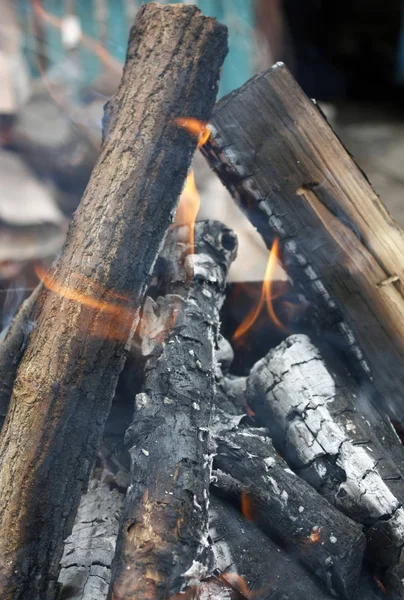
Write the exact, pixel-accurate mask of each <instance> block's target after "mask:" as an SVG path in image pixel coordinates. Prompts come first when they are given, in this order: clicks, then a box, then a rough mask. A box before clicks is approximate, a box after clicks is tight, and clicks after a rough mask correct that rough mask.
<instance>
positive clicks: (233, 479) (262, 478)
mask: <svg viewBox="0 0 404 600" xmlns="http://www.w3.org/2000/svg"><path fill="white" fill-rule="evenodd" d="M215 441H216V444H217V449H216V453H215V457H214V462H213V468H214V477H215V475H216V477H217V481H216V483H215V484H214V485H215V488H217V489H219V490H221V491H222V492H223V493H224V494H226V495H227V496H228V497H230V498H231V499H232V500H233V501H234V500H238V501H239V502H240V505H241V508H242V512H243V514H244V516H245V517H247V518H248V519H249V520H251V521H253V522H254V523H256V524H257V525H258V526H259V527H260V528H261V529H262V530H263V531H264V532H265V533H267V534H268V535H269V536H271V537H272V538H273V539H276V540H277V541H278V542H279V543H281V544H282V546H283V547H284V548H285V547H286V548H287V549H288V550H289V551H290V553H291V555H292V556H295V557H296V558H298V559H299V560H300V561H301V562H303V563H304V565H305V566H306V567H307V568H308V569H310V571H312V572H313V574H315V575H317V576H318V577H319V578H320V579H321V580H322V581H323V583H324V584H325V585H326V586H327V587H328V589H329V590H330V592H331V593H332V594H338V595H339V596H341V597H342V598H346V599H348V600H350V599H351V598H353V597H354V596H355V593H356V588H357V585H358V581H359V576H360V572H361V567H362V558H363V552H364V549H365V536H364V535H363V533H362V527H361V526H360V525H358V524H357V523H354V522H353V521H351V520H350V519H348V518H347V517H346V516H345V515H343V514H342V513H341V512H340V511H339V510H337V509H336V508H334V507H333V506H332V505H331V504H330V503H329V502H327V500H325V498H323V497H322V496H320V495H319V494H318V493H317V492H316V491H315V490H314V489H313V488H312V487H311V486H310V485H308V484H307V483H306V482H305V481H303V480H302V479H300V477H298V476H297V475H295V474H294V473H293V472H292V471H291V470H290V469H289V468H288V465H287V463H285V462H284V461H283V460H282V459H281V458H280V457H279V456H278V454H277V453H276V451H275V449H274V447H273V446H272V443H271V440H270V439H269V438H268V437H267V435H266V434H265V430H264V431H261V430H259V429H249V428H248V429H247V428H242V429H239V430H238V431H227V432H226V431H222V432H220V434H219V435H218V436H216V437H215Z"/></svg>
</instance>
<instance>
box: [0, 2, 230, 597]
mask: <svg viewBox="0 0 404 600" xmlns="http://www.w3.org/2000/svg"><path fill="white" fill-rule="evenodd" d="M226 50H227V32H226V28H225V27H223V26H221V25H219V24H217V23H216V21H215V20H214V19H211V18H205V17H204V16H202V14H201V12H200V11H199V10H198V9H197V8H195V7H193V6H184V5H167V6H160V5H158V4H156V3H152V4H150V5H147V6H144V7H143V8H141V9H140V11H139V13H138V16H137V19H136V22H135V25H134V27H133V28H132V30H131V35H130V40H129V48H128V53H127V60H126V65H125V68H124V73H123V77H122V82H121V85H120V87H119V89H118V91H117V93H116V94H115V96H114V97H113V99H112V100H111V101H110V102H109V103H108V105H107V107H106V112H105V120H104V141H103V146H102V151H101V155H100V157H99V160H98V162H97V165H96V167H95V169H94V171H93V174H92V177H91V179H90V182H89V184H88V186H87V189H86V192H85V194H84V197H83V199H82V201H81V204H80V207H79V208H78V210H77V212H76V214H75V218H74V222H73V224H72V225H71V227H70V230H69V233H68V236H67V241H66V243H65V246H64V250H63V253H62V256H61V258H60V260H59V262H58V264H57V266H56V268H55V270H54V272H53V273H52V275H51V276H50V277H48V282H49V281H51V282H52V286H53V287H54V289H59V290H61V291H62V293H54V292H51V291H47V292H46V293H43V294H42V295H41V302H43V305H42V308H41V310H40V313H39V315H38V318H37V325H36V327H35V329H34V331H33V332H32V333H31V336H30V339H29V343H28V347H27V349H26V352H25V354H24V357H23V359H22V361H21V364H20V367H19V370H18V375H17V378H16V381H15V384H14V389H13V396H12V399H11V402H10V408H9V412H8V416H7V419H6V421H5V424H4V426H3V433H2V439H1V445H0V482H1V488H2V495H1V500H0V528H1V531H2V536H1V539H0V592H1V593H0V595H1V597H2V598H3V599H4V600H11V599H12V600H22V599H24V600H25V599H26V598H30V600H45V599H48V598H52V599H53V598H54V595H55V584H56V580H57V573H58V565H59V561H60V558H61V554H62V551H63V539H65V538H66V537H67V535H68V534H69V533H70V531H71V528H72V526H73V521H74V517H75V514H76V511H77V508H78V505H79V501H80V497H81V494H82V492H83V491H84V490H85V489H86V486H87V483H88V479H89V476H90V472H91V468H92V466H93V463H94V459H95V456H96V452H97V449H98V446H99V443H100V439H101V434H102V430H103V425H104V423H105V420H106V417H107V415H108V411H109V408H110V402H111V398H112V396H113V393H114V389H115V386H116V381H117V378H118V375H119V373H120V372H121V370H122V366H123V364H124V361H125V347H126V346H127V345H128V343H129V342H130V340H131V337H132V335H133V330H134V328H135V326H136V323H137V321H138V311H139V308H140V306H141V301H142V298H143V296H144V294H145V290H146V289H147V286H148V284H149V282H150V278H151V273H152V270H153V267H154V263H155V260H156V258H157V255H158V252H159V250H160V247H161V245H162V242H163V239H164V237H165V234H166V231H167V228H168V225H169V223H170V221H171V219H172V216H173V212H174V209H175V206H176V203H177V201H178V197H179V195H180V192H181V188H182V186H183V182H184V179H185V176H186V174H187V171H188V168H189V165H190V161H191V158H192V154H193V151H194V150H195V147H196V143H197V140H196V139H194V138H193V137H192V136H190V135H189V134H188V133H187V132H186V131H185V130H184V129H183V128H179V127H177V126H175V125H174V124H173V123H172V120H173V119H174V118H175V117H179V116H189V115H190V116H192V117H195V118H197V119H200V120H202V121H206V120H208V119H209V117H210V112H211V109H212V106H213V103H214V100H215V95H216V92H217V83H218V77H219V70H220V66H221V64H222V62H223V59H224V56H225V54H226ZM67 289H68V290H74V292H75V293H76V292H79V293H80V294H82V297H84V298H90V299H91V301H90V305H91V304H92V307H91V306H86V304H85V303H81V302H77V301H72V299H69V298H68V297H66V296H67V295H69V294H66V290H67ZM63 291H65V293H63ZM116 295H119V296H121V297H124V298H125V300H123V299H122V298H121V299H119V298H117V296H116ZM70 296H71V295H70ZM93 300H94V301H93ZM111 304H112V305H113V308H111ZM121 308H122V311H120V309H121ZM118 313H119V314H118Z"/></svg>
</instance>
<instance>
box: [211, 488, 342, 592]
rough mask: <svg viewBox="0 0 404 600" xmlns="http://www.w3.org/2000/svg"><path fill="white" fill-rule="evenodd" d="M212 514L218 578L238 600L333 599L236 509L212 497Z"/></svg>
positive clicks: (212, 537)
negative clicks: (245, 599)
mask: <svg viewBox="0 0 404 600" xmlns="http://www.w3.org/2000/svg"><path fill="white" fill-rule="evenodd" d="M209 514H210V530H209V534H210V538H211V539H212V543H213V551H214V555H215V563H216V569H217V578H218V579H220V580H221V581H222V582H224V583H227V585H229V587H231V588H232V589H233V590H234V591H236V592H238V593H239V595H238V596H237V597H238V598H243V599H244V598H254V600H268V599H270V598H274V599H275V598H282V600H307V599H308V598H310V600H320V599H321V600H326V599H330V598H332V596H331V595H330V594H329V593H328V592H327V590H326V589H324V588H323V587H322V586H321V584H320V583H317V580H316V579H315V577H313V576H312V575H310V573H308V572H307V571H306V570H305V569H304V568H303V567H302V566H301V565H300V564H299V563H298V562H297V561H296V560H295V559H294V558H293V557H292V556H291V555H289V554H287V553H286V552H284V551H283V550H282V549H281V548H279V547H278V546H277V545H276V544H275V543H274V542H272V541H271V540H270V539H269V538H268V537H267V536H266V535H265V534H264V533H262V532H261V531H260V530H259V529H258V527H257V526H256V525H254V523H251V522H249V521H247V520H246V519H245V518H244V517H243V516H242V515H241V514H240V513H239V512H238V511H237V510H236V509H235V508H233V507H232V506H230V505H229V504H227V503H226V502H224V501H223V500H220V499H219V498H215V497H214V496H211V500H210V507H209ZM202 591H203V588H202Z"/></svg>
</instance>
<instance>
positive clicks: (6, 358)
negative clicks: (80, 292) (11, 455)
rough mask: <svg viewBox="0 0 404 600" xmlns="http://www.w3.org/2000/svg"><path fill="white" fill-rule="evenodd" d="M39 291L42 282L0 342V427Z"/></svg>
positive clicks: (32, 323)
mask: <svg viewBox="0 0 404 600" xmlns="http://www.w3.org/2000/svg"><path fill="white" fill-rule="evenodd" d="M41 292H42V284H39V285H38V286H37V287H36V288H35V289H34V291H33V292H32V294H31V295H30V296H29V297H28V298H27V299H26V300H24V302H23V303H22V305H21V306H20V308H19V310H18V311H17V314H16V315H15V316H14V318H13V320H12V321H11V323H10V325H9V327H8V330H7V332H6V334H5V336H4V338H3V339H2V340H1V342H0V429H1V426H2V424H3V421H4V417H5V416H6V414H7V410H8V405H9V402H10V398H11V394H12V391H13V385H14V380H15V376H16V373H17V369H18V365H19V364H20V362H21V359H22V356H23V354H24V351H25V348H26V346H27V343H28V338H29V334H30V332H31V331H32V329H33V327H34V325H35V314H34V312H35V310H36V302H37V299H38V297H39V295H40V293H41Z"/></svg>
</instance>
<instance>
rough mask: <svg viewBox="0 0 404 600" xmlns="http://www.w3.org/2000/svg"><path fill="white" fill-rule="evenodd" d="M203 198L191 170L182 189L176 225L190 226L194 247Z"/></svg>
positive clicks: (191, 243)
mask: <svg viewBox="0 0 404 600" xmlns="http://www.w3.org/2000/svg"><path fill="white" fill-rule="evenodd" d="M200 204H201V199H200V196H199V192H198V188H197V187H196V183H195V175H194V172H193V170H191V171H190V173H189V175H188V177H187V180H186V182H185V186H184V189H183V191H182V194H181V197H180V201H179V204H178V207H177V212H176V215H175V222H174V225H188V226H189V244H190V246H191V248H192V252H193V249H194V238H195V221H196V216H197V214H198V211H199V207H200Z"/></svg>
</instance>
